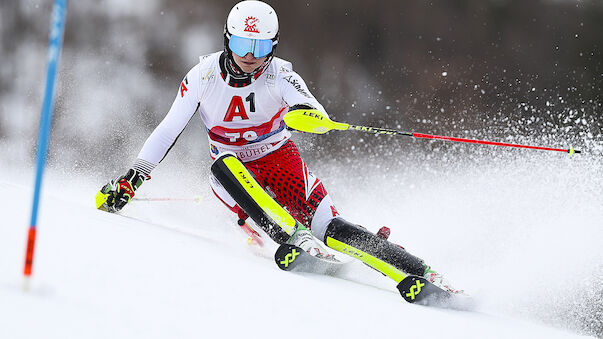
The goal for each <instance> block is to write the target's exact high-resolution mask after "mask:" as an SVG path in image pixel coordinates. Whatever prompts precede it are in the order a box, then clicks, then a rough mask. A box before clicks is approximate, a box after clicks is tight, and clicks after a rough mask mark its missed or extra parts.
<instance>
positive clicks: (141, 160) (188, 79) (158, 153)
mask: <svg viewBox="0 0 603 339" xmlns="http://www.w3.org/2000/svg"><path fill="white" fill-rule="evenodd" d="M198 80H199V65H197V66H195V67H193V68H192V69H191V70H190V71H189V72H188V74H187V75H186V76H185V77H184V79H183V80H182V82H181V83H180V87H179V88H178V93H177V94H176V99H174V103H173V104H172V107H171V108H170V110H169V111H168V113H167V115H166V116H165V118H164V119H163V121H161V123H160V124H159V125H158V126H157V127H156V128H155V130H154V131H153V133H151V135H150V136H149V137H148V138H147V140H146V141H145V143H144V145H143V146H142V149H141V150H140V152H139V153H138V157H137V159H136V162H135V163H134V169H136V170H138V171H140V172H142V173H144V174H146V175H149V174H150V173H151V171H152V170H153V169H154V168H155V166H157V164H159V162H161V160H163V158H164V157H165V156H166V155H167V153H168V152H169V150H170V148H171V147H172V146H173V145H174V143H175V142H176V139H178V136H180V133H182V131H183V130H184V128H185V127H186V125H187V124H188V122H189V121H190V119H191V118H192V116H193V114H194V113H195V111H196V110H197V108H198V106H199V95H198V93H199V81H198Z"/></svg>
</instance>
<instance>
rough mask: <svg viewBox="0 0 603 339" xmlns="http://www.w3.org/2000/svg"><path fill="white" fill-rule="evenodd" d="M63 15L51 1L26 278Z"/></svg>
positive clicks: (61, 6)
mask: <svg viewBox="0 0 603 339" xmlns="http://www.w3.org/2000/svg"><path fill="white" fill-rule="evenodd" d="M66 14H67V0H55V1H54V5H53V7H52V17H51V21H50V35H49V43H48V73H47V74H46V89H45V90H44V102H43V103H42V113H41V117H40V130H39V132H38V150H37V156H36V158H37V160H36V182H35V190H34V196H33V206H32V208H31V222H30V224H29V225H30V226H29V232H28V235H27V251H26V254H25V268H24V269H23V273H24V274H25V277H26V278H29V277H30V276H31V271H32V266H33V259H34V247H35V242H36V225H37V221H38V206H39V203H40V190H41V187H42V176H43V174H44V167H46V155H47V154H48V141H49V139H50V125H51V122H52V112H53V110H54V84H55V79H56V73H57V68H58V64H59V56H60V54H61V46H62V43H63V33H64V31H65V16H66Z"/></svg>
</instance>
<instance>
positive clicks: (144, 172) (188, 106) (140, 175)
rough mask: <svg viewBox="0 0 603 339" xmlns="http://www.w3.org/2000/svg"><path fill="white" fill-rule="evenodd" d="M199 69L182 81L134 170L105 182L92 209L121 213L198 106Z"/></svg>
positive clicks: (189, 73) (143, 149)
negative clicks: (170, 105) (94, 207)
mask: <svg viewBox="0 0 603 339" xmlns="http://www.w3.org/2000/svg"><path fill="white" fill-rule="evenodd" d="M198 80H199V66H198V65H197V66H195V67H193V69H191V70H190V71H189V72H188V74H187V75H186V77H185V78H184V79H183V80H182V83H181V84H180V87H179V88H178V94H177V95H176V99H175V100H174V103H173V104H172V107H171V108H170V110H169V112H168V113H167V115H166V116H165V118H164V119H163V121H161V123H160V124H159V125H158V126H157V127H156V128H155V130H154V131H153V133H151V135H150V136H149V137H148V138H147V140H146V142H145V143H144V146H143V147H142V149H141V150H140V152H139V153H138V158H137V159H136V162H135V163H134V166H132V168H130V169H129V170H128V172H127V173H126V174H125V175H122V176H120V177H119V178H117V179H115V180H111V181H109V183H107V184H106V185H104V186H103V187H102V188H101V189H100V191H99V192H97V194H96V207H97V208H98V209H101V210H105V211H108V212H117V211H119V210H121V209H122V208H123V207H124V206H125V205H126V204H127V203H128V202H130V200H131V199H132V198H133V197H134V192H135V191H136V190H137V189H138V188H139V187H140V185H142V183H143V182H144V181H145V180H148V179H149V178H150V175H149V174H150V173H151V171H152V170H153V169H154V168H155V166H157V164H159V162H160V161H161V160H162V159H163V158H164V157H165V156H166V154H167V153H168V152H169V150H170V148H171V147H172V146H173V145H174V143H175V142H176V139H178V136H179V135H180V133H182V131H183V130H184V128H185V127H186V125H187V124H188V122H189V121H190V119H191V117H192V116H193V114H194V113H195V111H196V110H197V107H198V105H199V100H198V92H199V81H198Z"/></svg>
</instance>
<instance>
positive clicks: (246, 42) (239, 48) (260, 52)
mask: <svg viewBox="0 0 603 339" xmlns="http://www.w3.org/2000/svg"><path fill="white" fill-rule="evenodd" d="M228 48H230V50H231V51H233V52H234V53H235V54H236V55H238V56H240V57H244V56H245V55H247V53H251V54H253V56H254V57H256V58H263V57H265V56H266V55H268V54H270V52H272V39H249V38H241V37H239V36H236V35H231V36H230V40H229V42H228Z"/></svg>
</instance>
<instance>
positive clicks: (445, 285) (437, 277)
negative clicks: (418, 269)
mask: <svg viewBox="0 0 603 339" xmlns="http://www.w3.org/2000/svg"><path fill="white" fill-rule="evenodd" d="M423 277H424V278H425V279H427V280H428V281H429V282H430V283H432V284H434V285H436V286H437V287H439V288H441V289H443V290H444V291H446V292H448V293H452V294H463V293H464V291H463V290H459V289H456V288H454V287H452V285H450V283H449V282H448V280H446V278H444V276H443V275H441V274H440V273H438V272H436V271H434V270H432V269H431V266H427V268H426V269H425V274H424V275H423Z"/></svg>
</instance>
